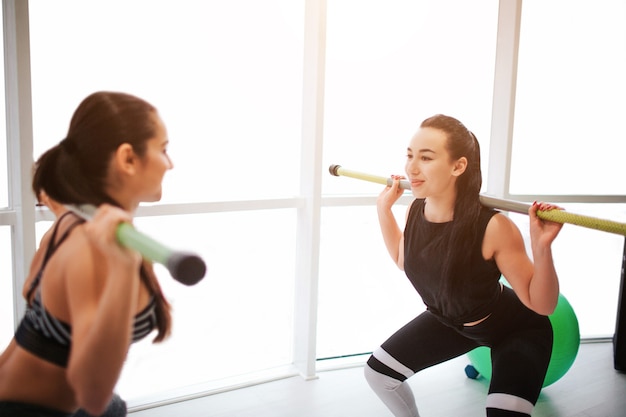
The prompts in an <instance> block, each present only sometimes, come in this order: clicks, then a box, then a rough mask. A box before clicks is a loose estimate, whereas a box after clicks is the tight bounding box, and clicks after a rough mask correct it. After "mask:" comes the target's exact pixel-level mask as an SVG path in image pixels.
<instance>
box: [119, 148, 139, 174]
mask: <svg viewBox="0 0 626 417" xmlns="http://www.w3.org/2000/svg"><path fill="white" fill-rule="evenodd" d="M137 160H138V158H137V154H135V151H134V150H133V146H132V145H131V144H130V143H122V144H121V145H120V146H118V147H117V150H116V151H115V155H114V162H115V166H116V167H117V169H118V170H119V171H120V172H124V173H126V174H134V173H135V169H136V165H137Z"/></svg>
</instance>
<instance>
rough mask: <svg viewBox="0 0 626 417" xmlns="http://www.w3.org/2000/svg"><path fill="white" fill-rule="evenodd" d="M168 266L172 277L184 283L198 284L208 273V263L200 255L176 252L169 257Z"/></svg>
mask: <svg viewBox="0 0 626 417" xmlns="http://www.w3.org/2000/svg"><path fill="white" fill-rule="evenodd" d="M166 267H167V269H168V270H169V271H170V274H172V277H173V278H174V279H175V280H176V281H178V282H180V283H181V284H184V285H189V286H191V285H196V284H197V283H198V282H200V281H201V280H202V278H204V275H205V274H206V269H207V268H206V264H205V263H204V260H202V258H200V257H199V256H198V255H196V254H194V253H190V252H176V253H174V254H172V255H171V256H170V257H169V258H167V262H166Z"/></svg>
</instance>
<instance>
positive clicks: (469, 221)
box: [420, 114, 482, 301]
mask: <svg viewBox="0 0 626 417" xmlns="http://www.w3.org/2000/svg"><path fill="white" fill-rule="evenodd" d="M420 127H422V128H425V127H429V128H433V129H438V130H441V131H442V132H444V133H445V135H446V138H447V141H446V149H447V150H448V152H449V154H450V158H451V159H452V160H457V159H459V158H461V157H465V158H467V167H466V169H465V171H464V172H463V173H462V174H461V175H460V176H459V177H458V178H457V181H456V184H455V187H456V199H455V202H454V220H453V222H452V223H451V225H450V227H451V230H450V233H449V234H448V235H447V239H445V240H444V241H442V242H441V248H442V250H444V251H445V256H444V259H445V262H444V266H443V272H442V277H443V278H444V282H443V286H442V294H441V296H442V297H450V298H451V299H452V298H454V297H455V295H457V294H459V292H460V291H463V289H464V285H468V284H470V283H464V282H462V280H461V279H460V278H461V276H462V274H460V273H459V270H458V269H459V268H463V266H464V265H465V264H466V262H467V260H468V259H469V256H470V255H471V249H472V248H474V247H475V244H476V243H477V242H478V239H479V236H478V231H477V230H476V224H477V220H478V217H479V214H480V210H481V207H482V206H481V204H480V188H481V186H482V173H481V169H480V146H479V144H478V140H477V139H476V136H474V134H473V133H472V132H471V131H469V130H468V129H467V128H466V127H465V126H464V125H463V123H461V122H460V121H458V120H457V119H455V118H453V117H450V116H446V115H443V114H438V115H435V116H432V117H429V118H428V119H426V120H424V121H423V122H422V124H421V126H420ZM449 301H452V300H449Z"/></svg>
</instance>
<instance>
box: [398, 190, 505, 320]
mask: <svg viewBox="0 0 626 417" xmlns="http://www.w3.org/2000/svg"><path fill="white" fill-rule="evenodd" d="M424 205H425V200H424V199H416V200H415V201H413V203H412V204H411V209H410V211H409V216H408V218H407V222H406V226H405V230H404V271H405V273H406V275H407V277H408V278H409V280H410V281H411V283H412V284H413V286H414V287H415V289H416V290H417V292H418V293H419V294H420V296H421V297H422V300H423V301H424V304H426V307H427V308H428V310H429V311H431V312H432V313H433V314H435V315H436V316H437V317H439V318H440V319H441V320H442V321H444V322H445V323H447V324H450V325H452V326H460V325H462V324H463V323H469V322H472V321H476V320H480V319H482V318H483V317H486V316H487V315H488V314H490V313H491V312H492V311H493V307H494V306H495V304H496V303H497V301H498V299H499V297H500V293H501V287H500V283H499V280H500V276H501V273H500V270H499V269H498V267H497V265H496V263H495V261H494V260H493V259H490V260H485V259H484V258H483V255H482V243H483V239H484V236H485V230H486V228H487V223H489V220H490V219H491V217H492V216H493V215H494V214H496V213H497V211H495V210H492V209H488V208H486V207H483V208H482V209H481V212H480V216H479V219H478V222H477V224H476V227H477V231H478V236H479V239H478V240H477V242H476V243H475V244H474V245H473V246H470V247H467V248H464V250H467V251H470V256H469V261H468V262H467V264H466V265H454V267H453V268H449V270H452V271H454V272H453V273H457V274H463V276H462V280H463V282H464V283H465V285H463V291H462V292H461V293H460V294H456V295H455V297H441V295H440V294H441V291H442V290H443V286H442V283H443V282H444V280H446V279H449V277H443V276H442V274H443V270H442V269H443V268H442V267H443V263H444V262H445V259H444V256H445V254H444V253H442V251H441V250H440V249H438V248H437V246H436V243H435V242H436V241H437V240H439V238H441V236H443V235H444V234H449V233H450V229H451V225H452V224H453V222H454V220H453V221H451V222H447V223H431V222H429V221H428V220H426V219H425V218H424ZM454 244H455V245H460V246H463V245H468V243H467V242H454ZM450 298H452V299H453V300H454V301H453V302H447V303H446V302H444V300H445V299H450Z"/></svg>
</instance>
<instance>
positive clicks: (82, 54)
mask: <svg viewBox="0 0 626 417" xmlns="http://www.w3.org/2000/svg"><path fill="white" fill-rule="evenodd" d="M303 10H304V9H303V2H302V1H285V0H265V1H254V0H233V1H221V0H213V1H204V0H182V1H178V2H171V1H168V0H133V1H126V0H106V1H105V0H97V1H89V2H85V1H81V0H63V1H58V2H49V1H46V0H35V1H31V2H30V15H31V22H30V29H31V52H32V54H31V61H32V85H33V87H32V90H33V120H34V137H35V143H34V145H35V155H36V156H38V155H40V154H41V153H42V152H43V151H44V150H45V149H47V148H49V147H50V146H51V145H53V144H56V143H57V142H59V141H60V140H61V139H63V137H64V135H65V133H66V132H67V127H68V125H69V120H70V117H71V115H72V112H73V111H74V109H75V108H76V106H77V105H78V103H79V101H80V100H82V99H83V98H84V97H85V96H86V95H88V94H90V93H92V92H94V91H97V90H116V91H125V92H129V93H132V94H136V95H138V96H140V97H142V98H145V99H147V100H148V101H150V102H152V103H153V104H155V105H156V106H157V108H158V109H159V111H160V113H161V116H162V118H163V119H164V121H165V124H166V126H167V129H168V134H169V138H170V142H171V146H170V150H169V151H170V154H171V155H172V159H173V162H174V166H175V169H174V170H173V171H172V172H171V173H169V174H168V176H167V177H166V180H165V184H164V195H163V201H162V202H163V203H169V202H176V203H180V202H182V203H187V202H204V201H221V200H231V199H254V198H267V197H275V196H285V195H286V196H293V195H295V194H297V192H298V189H297V186H298V184H299V181H298V180H299V178H298V176H297V173H298V172H299V171H298V170H299V161H300V159H299V149H300V148H299V144H300V135H301V132H300V117H301V114H300V112H301V110H300V109H301V91H302V54H303V52H302V44H303Z"/></svg>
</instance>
